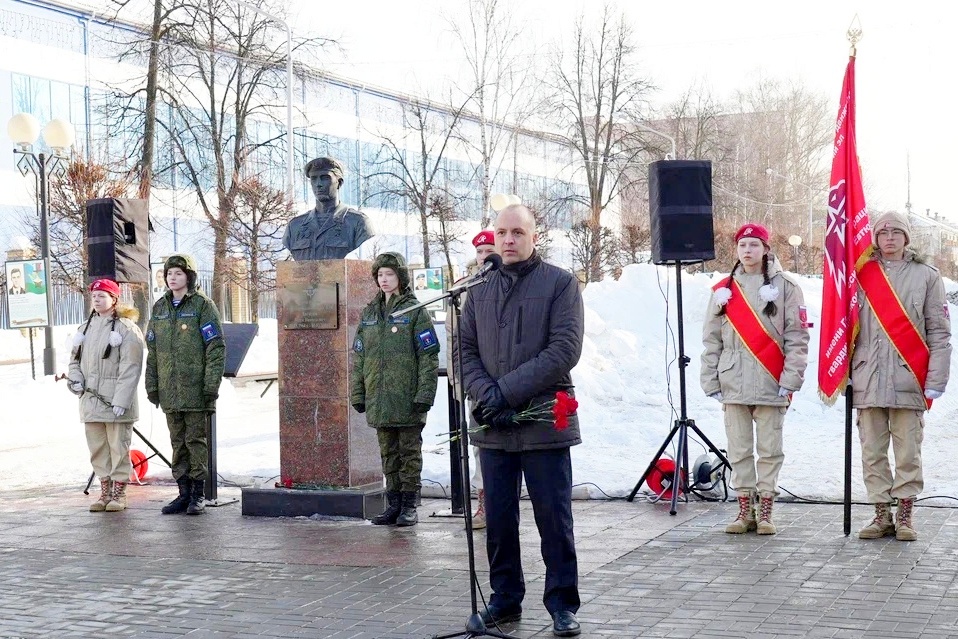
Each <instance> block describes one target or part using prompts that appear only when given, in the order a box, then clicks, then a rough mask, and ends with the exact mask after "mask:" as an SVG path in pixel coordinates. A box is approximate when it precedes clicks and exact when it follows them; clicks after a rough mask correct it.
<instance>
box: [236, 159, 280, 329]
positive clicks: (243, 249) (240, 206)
mask: <svg viewBox="0 0 958 639" xmlns="http://www.w3.org/2000/svg"><path fill="white" fill-rule="evenodd" d="M235 206H236V210H235V211H234V212H233V215H232V216H231V222H232V223H231V225H230V230H229V239H230V252H231V253H233V254H234V255H235V254H241V255H243V256H244V257H245V258H246V261H247V263H248V264H249V274H248V277H247V278H246V280H245V281H243V282H240V284H241V285H242V286H246V287H247V289H248V291H249V306H250V313H251V314H252V320H251V321H252V322H254V323H258V322H259V295H260V293H261V292H263V291H268V290H271V289H272V288H273V287H274V286H275V282H272V281H269V282H267V281H263V278H262V277H261V276H262V274H263V273H264V272H273V271H274V270H275V268H276V262H277V261H278V259H279V255H280V254H281V253H282V252H283V244H282V239H283V231H284V230H285V227H286V225H287V224H288V223H289V220H290V218H292V217H293V214H294V210H293V203H292V202H290V201H289V198H288V197H287V195H286V193H285V192H284V191H282V190H278V189H274V188H271V187H270V186H269V185H267V184H264V183H263V182H262V181H261V180H260V179H259V178H257V177H251V178H247V179H246V180H243V181H242V182H240V183H239V184H238V186H237V192H236V199H235ZM264 267H266V268H264Z"/></svg>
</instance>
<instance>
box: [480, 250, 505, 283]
mask: <svg viewBox="0 0 958 639" xmlns="http://www.w3.org/2000/svg"><path fill="white" fill-rule="evenodd" d="M501 266H502V257H500V256H499V255H498V254H497V253H492V254H491V255H488V256H487V257H486V259H484V260H483V261H482V268H480V269H479V272H478V273H476V277H477V278H478V277H482V276H483V275H488V274H489V273H492V272H493V271H498V270H499V268H500V267H501Z"/></svg>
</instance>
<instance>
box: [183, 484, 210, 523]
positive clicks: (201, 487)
mask: <svg viewBox="0 0 958 639" xmlns="http://www.w3.org/2000/svg"><path fill="white" fill-rule="evenodd" d="M205 489H206V480H205V479H194V480H193V489H192V491H190V505H189V506H187V507H186V514H187V515H199V514H202V513H203V512H204V511H205V510H206V495H205V494H204V491H205Z"/></svg>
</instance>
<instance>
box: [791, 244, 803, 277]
mask: <svg viewBox="0 0 958 639" xmlns="http://www.w3.org/2000/svg"><path fill="white" fill-rule="evenodd" d="M788 243H789V244H791V246H792V265H793V267H794V268H795V272H796V273H798V247H799V246H801V245H802V238H801V236H800V235H789V236H788Z"/></svg>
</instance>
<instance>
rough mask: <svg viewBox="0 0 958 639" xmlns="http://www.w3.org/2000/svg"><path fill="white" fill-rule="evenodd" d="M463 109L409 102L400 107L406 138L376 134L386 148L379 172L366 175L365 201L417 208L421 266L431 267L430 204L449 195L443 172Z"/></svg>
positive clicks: (379, 159)
mask: <svg viewBox="0 0 958 639" xmlns="http://www.w3.org/2000/svg"><path fill="white" fill-rule="evenodd" d="M464 109H465V104H462V105H460V106H459V107H449V106H441V105H435V104H432V103H430V102H428V101H426V100H419V99H410V100H407V101H405V102H403V103H402V124H403V132H402V134H401V135H400V134H398V133H393V132H389V131H380V132H377V133H376V134H375V135H377V136H378V138H379V139H380V141H381V142H382V147H381V148H380V151H379V154H378V156H377V157H376V158H375V159H374V160H373V164H374V165H375V166H376V169H375V170H374V171H373V172H372V173H371V174H370V175H368V176H367V180H368V181H369V183H370V184H372V185H373V186H372V187H370V192H369V194H368V195H367V196H366V200H369V199H372V198H381V197H383V196H384V195H393V196H397V197H399V198H401V199H403V200H405V201H406V202H408V203H409V205H411V206H412V207H413V209H414V210H415V211H416V214H417V216H418V218H419V235H420V238H421V240H422V253H423V264H424V265H425V266H426V267H427V268H428V267H429V259H430V240H431V238H432V236H431V234H430V230H429V222H430V221H431V220H432V219H434V216H433V214H432V212H431V205H432V203H433V202H434V201H436V200H435V199H434V198H435V197H436V196H439V197H440V200H441V199H442V198H443V197H444V196H451V194H450V193H449V190H448V189H447V180H446V174H445V164H446V152H447V151H448V150H449V147H450V145H451V144H452V143H453V142H454V140H456V128H457V125H458V123H459V121H460V119H461V118H462V115H463V111H464ZM364 203H365V202H364Z"/></svg>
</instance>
